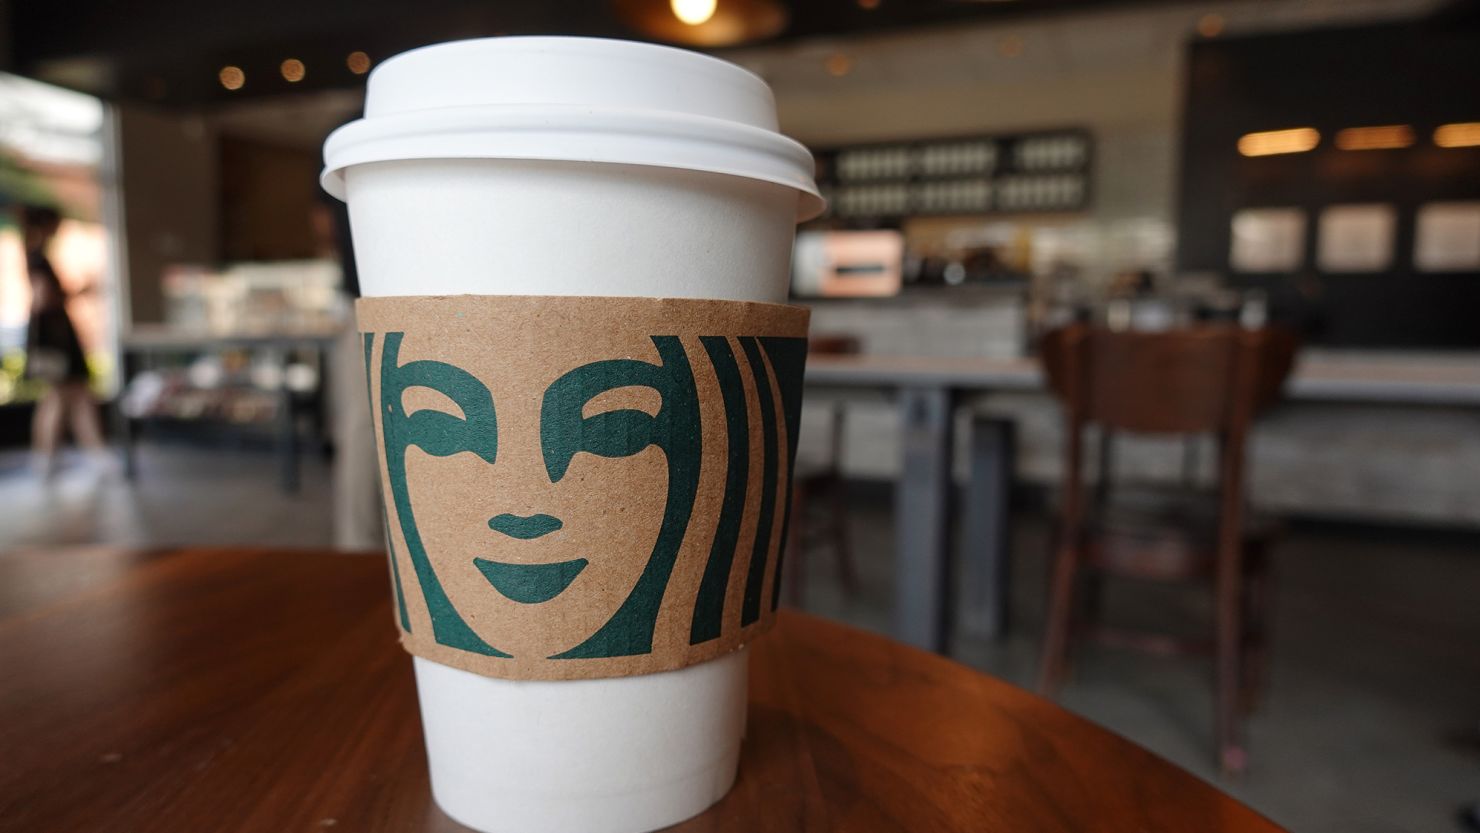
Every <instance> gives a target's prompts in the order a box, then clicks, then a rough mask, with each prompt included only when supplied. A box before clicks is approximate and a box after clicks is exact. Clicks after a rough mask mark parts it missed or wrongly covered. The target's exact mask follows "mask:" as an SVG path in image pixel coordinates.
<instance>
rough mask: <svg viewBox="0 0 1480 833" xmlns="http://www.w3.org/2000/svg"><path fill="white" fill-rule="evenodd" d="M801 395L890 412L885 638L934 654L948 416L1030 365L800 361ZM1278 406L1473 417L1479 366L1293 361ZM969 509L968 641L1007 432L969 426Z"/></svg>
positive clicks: (1013, 361)
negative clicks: (878, 402) (894, 474)
mask: <svg viewBox="0 0 1480 833" xmlns="http://www.w3.org/2000/svg"><path fill="white" fill-rule="evenodd" d="M806 384H807V389H808V392H809V393H810V392H814V391H827V392H833V393H837V392H841V393H845V394H847V393H859V392H863V393H865V394H867V395H870V396H874V395H878V394H884V395H887V396H890V397H892V398H893V399H894V401H895V403H896V407H897V408H898V411H899V415H900V417H899V424H900V431H901V432H902V437H901V442H900V446H901V449H902V453H903V460H902V462H901V466H900V474H899V481H898V488H897V489H895V492H894V517H895V531H894V537H895V551H896V552H897V553H900V554H901V556H900V557H898V558H897V559H896V562H895V568H894V594H895V604H894V635H895V637H897V638H898V639H900V640H903V641H904V642H906V643H909V644H911V645H915V646H918V647H921V648H928V649H930V650H932V651H940V652H945V651H946V650H947V649H948V647H949V644H950V636H951V630H952V626H953V624H954V620H955V616H954V612H953V611H952V610H951V599H952V596H953V591H954V584H955V580H954V575H955V573H954V567H955V565H954V563H953V558H952V552H951V540H952V535H951V532H952V529H953V527H954V525H955V519H954V517H953V516H952V512H951V506H952V500H951V463H952V460H953V456H954V449H955V443H956V439H955V425H956V420H955V414H956V409H957V407H958V406H959V405H960V404H961V402H962V401H963V400H964V399H965V398H966V397H967V396H969V395H980V394H988V393H996V392H1010V391H1042V390H1043V389H1044V386H1043V374H1042V372H1041V370H1040V369H1039V367H1038V362H1037V360H1035V359H1033V358H1027V357H1022V358H959V359H949V358H927V357H909V356H869V355H863V356H809V357H808V358H807V377H806ZM1285 396H1286V397H1287V398H1288V399H1290V400H1292V401H1296V402H1340V403H1347V404H1356V405H1367V404H1399V405H1415V406H1423V407H1428V406H1439V407H1463V408H1475V409H1480V362H1477V361H1476V360H1475V358H1474V355H1473V354H1443V355H1417V354H1415V355H1404V354H1377V355H1373V354H1365V353H1360V352H1346V353H1341V352H1317V351H1308V352H1306V353H1304V354H1302V356H1301V358H1300V360H1299V361H1298V363H1297V364H1296V367H1295V371H1294V373H1293V374H1292V376H1291V378H1290V381H1289V383H1288V384H1287V385H1286V386H1285ZM971 430H972V436H971V448H970V458H971V481H970V483H969V484H968V489H969V493H968V494H967V496H966V500H965V503H966V504H967V505H968V506H970V507H971V511H970V512H969V513H967V515H966V520H967V523H966V524H965V525H964V527H963V529H962V535H961V538H962V550H963V552H964V554H965V555H966V563H965V564H964V568H965V569H964V570H963V575H962V580H963V583H964V585H965V587H966V593H965V598H966V599H967V602H968V605H969V607H970V608H971V609H970V611H969V613H970V614H971V616H972V618H973V620H974V622H973V623H972V624H973V625H974V627H972V630H974V631H975V632H977V633H979V634H981V635H985V636H996V635H999V634H1001V633H1002V632H1003V631H1004V630H1005V625H1006V622H1007V601H1008V595H1009V592H1008V591H1009V588H1008V582H1007V576H1008V575H1009V570H1008V564H1007V560H1008V556H1009V552H1008V547H1007V540H1008V537H1007V524H1008V519H1009V512H1008V509H1007V495H1008V492H1009V491H1010V486H1011V479H1012V460H1013V442H1012V435H1011V430H1012V424H1011V423H1010V422H1008V421H1007V420H1002V419H978V420H976V421H975V422H974V423H973V425H972V429H971Z"/></svg>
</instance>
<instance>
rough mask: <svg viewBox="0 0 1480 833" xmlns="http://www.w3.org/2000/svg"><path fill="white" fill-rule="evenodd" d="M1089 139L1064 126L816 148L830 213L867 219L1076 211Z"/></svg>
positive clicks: (1089, 156) (1084, 192) (1086, 193)
mask: <svg viewBox="0 0 1480 833" xmlns="http://www.w3.org/2000/svg"><path fill="white" fill-rule="evenodd" d="M1093 150H1094V148H1093V140H1092V138H1091V136H1090V134H1089V132H1088V131H1085V130H1081V129H1066V130H1054V131H1040V132H1035V133H1022V134H1012V135H993V136H972V137H958V138H951V139H937V140H921V141H912V142H892V143H885V144H870V145H856V146H851V147H844V148H837V149H833V150H822V151H817V153H816V155H817V161H818V183H819V185H820V186H821V187H822V190H823V196H825V197H826V198H827V200H828V215H827V216H831V217H837V218H859V219H873V220H888V219H897V218H902V217H908V216H920V215H941V214H1007V213H1011V214H1020V213H1033V212H1060V211H1082V210H1084V209H1085V208H1086V207H1088V205H1089V198H1090V172H1091V163H1092V161H1093V156H1094V153H1093Z"/></svg>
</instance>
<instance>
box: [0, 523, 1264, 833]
mask: <svg viewBox="0 0 1480 833" xmlns="http://www.w3.org/2000/svg"><path fill="white" fill-rule="evenodd" d="M386 585H387V578H386V566H385V560H384V559H383V558H381V557H375V556H366V555H335V554H330V553H324V552H308V551H298V552H282V551H250V550H166V551H159V552H149V553H144V552H128V551H121V550H115V549H108V548H96V549H91V550H58V551H33V552H22V553H11V554H7V555H0V669H3V673H0V750H3V752H0V831H42V830H45V831H71V830H97V831H131V833H143V832H144V831H190V833H195V831H205V830H209V831H215V832H216V833H225V831H264V833H266V832H268V831H270V833H281V832H282V831H320V833H322V831H325V830H331V829H332V830H333V831H335V833H339V831H398V832H399V833H409V832H412V831H457V830H464V829H465V828H462V827H461V826H460V825H458V824H456V823H455V822H453V821H451V820H449V819H448V818H447V817H446V816H444V815H442V813H441V812H440V811H439V810H438V809H437V808H436V807H435V805H433V803H432V800H431V796H430V793H429V790H428V785H427V770H426V759H425V755H424V752H423V749H422V741H421V727H420V723H419V720H418V717H417V707H416V696H415V692H414V685H413V682H412V674H411V664H410V661H409V658H408V657H407V655H406V654H404V653H403V652H402V651H401V649H400V647H399V646H398V645H397V644H396V639H395V630H394V628H393V627H392V619H391V612H390V605H389V600H390V593H389V590H388V588H387V586H386ZM753 656H754V659H753V662H752V665H751V691H750V731H749V739H748V740H747V742H746V746H745V752H744V757H743V759H742V761H741V765H740V778H739V781H738V783H737V784H736V786H735V789H734V790H733V791H731V793H730V794H729V795H728V796H727V797H726V798H725V799H724V800H723V801H721V802H720V803H719V804H718V805H717V806H715V807H714V808H712V809H711V810H709V811H708V812H706V813H705V814H703V815H701V816H700V817H698V818H696V819H694V820H692V821H690V822H688V823H686V824H683V825H680V826H679V827H678V828H675V829H678V830H688V831H737V833H739V832H740V831H789V830H850V831H851V830H890V831H895V830H898V831H904V830H909V831H926V830H939V831H949V830H961V831H968V830H969V831H990V830H1002V831H1014V833H1032V832H1033V831H1066V833H1067V831H1086V830H1094V831H1097V833H1112V832H1113V831H1127V833H1132V832H1134V833H1143V831H1145V832H1153V831H1175V832H1176V833H1182V831H1188V830H1198V831H1276V830H1278V829H1279V828H1277V827H1276V826H1275V825H1273V824H1271V823H1270V822H1269V821H1267V820H1265V819H1263V818H1261V817H1260V816H1259V815H1257V814H1255V813H1254V812H1253V811H1251V810H1249V809H1248V808H1246V807H1244V806H1243V805H1241V804H1239V803H1237V802H1235V801H1234V800H1232V799H1230V798H1228V797H1227V796H1225V795H1223V794H1222V793H1220V792H1218V791H1217V790H1215V789H1213V788H1212V787H1210V786H1208V785H1207V784H1205V783H1203V782H1201V781H1199V780H1198V779H1196V778H1194V777H1193V776H1191V775H1189V774H1187V773H1185V772H1183V771H1182V770H1179V769H1177V768H1176V767H1173V766H1171V765H1170V764H1167V763H1166V762H1164V761H1162V760H1160V759H1159V758H1157V757H1155V756H1154V755H1152V754H1151V753H1149V752H1146V751H1145V750H1143V749H1141V748H1139V747H1137V746H1134V745H1132V744H1131V743H1129V742H1127V741H1125V740H1122V739H1120V738H1118V737H1116V736H1114V735H1112V734H1110V733H1109V732H1106V731H1103V730H1101V729H1098V728H1096V727H1094V726H1092V725H1091V724H1089V723H1088V722H1086V721H1084V720H1081V719H1079V718H1077V717H1074V716H1073V715H1071V714H1069V713H1068V712H1066V711H1064V710H1063V709H1060V708H1059V707H1057V706H1055V705H1053V704H1051V703H1049V702H1047V701H1045V700H1041V699H1039V698H1038V697H1035V696H1033V695H1031V694H1028V693H1026V692H1024V691H1021V690H1019V689H1017V688H1013V687H1012V686H1009V685H1006V684H1004V683H1001V682H998V681H997V680H994V679H992V678H991V677H988V676H985V675H982V674H978V673H976V672H973V671H971V670H969V669H967V668H965V667H964V666H961V665H957V664H955V663H953V662H951V661H949V660H946V659H943V658H941V657H937V656H934V655H931V654H927V653H924V652H922V651H918V650H915V649H912V648H908V647H905V646H903V645H899V644H897V643H894V642H890V641H888V640H885V639H882V638H879V637H876V636H871V635H868V634H865V633H863V632H860V631H857V630H853V629H851V628H847V627H844V626H841V625H837V624H833V623H830V622H827V621H824V620H821V619H816V618H813V617H810V616H806V615H803V614H799V613H783V615H782V616H781V620H780V622H779V624H778V625H777V628H776V630H775V632H773V633H772V634H770V635H769V636H767V637H766V638H765V639H763V640H761V641H760V642H758V643H757V644H756V647H755V652H754V655H753Z"/></svg>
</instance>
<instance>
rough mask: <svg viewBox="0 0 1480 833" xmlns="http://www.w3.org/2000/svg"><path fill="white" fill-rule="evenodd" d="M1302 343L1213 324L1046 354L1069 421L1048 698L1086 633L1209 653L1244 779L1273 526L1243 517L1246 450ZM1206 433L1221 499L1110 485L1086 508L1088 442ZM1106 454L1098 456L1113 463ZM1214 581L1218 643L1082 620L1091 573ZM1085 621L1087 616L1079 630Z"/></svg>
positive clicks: (1231, 757)
mask: <svg viewBox="0 0 1480 833" xmlns="http://www.w3.org/2000/svg"><path fill="white" fill-rule="evenodd" d="M1294 353H1295V339H1294V337H1293V336H1292V335H1290V334H1289V333H1287V332H1284V331H1281V330H1261V331H1248V330H1242V329H1239V328H1237V327H1233V326H1226V325H1214V326H1200V327H1194V328H1190V329H1184V330H1177V331H1171V332H1163V333H1135V332H1111V331H1109V330H1104V329H1095V328H1090V327H1087V326H1085V325H1072V326H1069V327H1066V328H1064V329H1061V330H1058V331H1055V332H1052V333H1049V334H1048V335H1047V336H1046V337H1045V338H1044V341H1043V344H1042V359H1043V364H1044V368H1045V370H1046V374H1047V377H1048V382H1049V387H1050V388H1051V390H1052V391H1053V392H1054V394H1055V395H1056V396H1057V397H1058V398H1059V399H1060V400H1061V401H1062V404H1063V405H1064V411H1065V417H1066V432H1067V437H1066V443H1065V465H1064V481H1063V497H1062V505H1061V508H1060V514H1061V524H1060V530H1059V534H1058V539H1057V545H1056V546H1057V555H1056V557H1055V564H1054V569H1053V577H1052V579H1051V585H1050V598H1049V611H1048V625H1047V629H1046V633H1045V638H1044V644H1043V657H1042V665H1041V667H1040V677H1039V689H1040V691H1041V692H1043V693H1045V694H1052V693H1054V692H1055V691H1056V690H1057V688H1058V686H1059V683H1060V682H1061V680H1062V678H1063V675H1064V671H1065V666H1066V664H1067V659H1068V652H1069V647H1070V643H1071V641H1072V640H1073V638H1074V637H1076V636H1086V637H1090V638H1095V639H1098V640H1099V641H1102V642H1107V643H1110V644H1114V645H1118V646H1122V647H1130V648H1137V649H1142V650H1149V651H1152V652H1154V653H1160V654H1181V653H1189V652H1200V653H1208V652H1209V651H1210V650H1211V653H1213V655H1214V656H1215V662H1216V692H1215V693H1216V698H1217V704H1216V727H1215V728H1216V738H1217V744H1218V760H1219V764H1220V766H1221V767H1222V768H1223V770H1224V771H1225V772H1227V773H1235V772H1238V771H1241V770H1242V769H1243V768H1244V766H1245V763H1246V760H1247V754H1246V752H1245V748H1244V745H1243V741H1242V735H1241V733H1240V729H1241V717H1242V715H1243V714H1244V713H1246V712H1247V711H1248V710H1249V709H1250V708H1252V705H1253V702H1254V699H1255V694H1256V692H1257V690H1258V686H1259V685H1260V683H1261V678H1262V676H1263V664H1264V659H1263V658H1264V649H1263V644H1264V612H1265V610H1264V609H1265V606H1266V605H1265V602H1266V599H1267V596H1268V589H1267V578H1266V570H1265V564H1264V562H1265V557H1264V555H1265V550H1266V547H1267V544H1268V539H1269V537H1270V532H1271V530H1270V528H1269V527H1268V526H1265V525H1262V524H1257V523H1254V522H1252V521H1251V519H1249V518H1248V517H1247V516H1246V513H1245V507H1244V452H1245V443H1246V440H1247V438H1248V433H1249V427H1250V423H1251V422H1252V420H1253V417H1254V415H1255V414H1256V413H1257V412H1258V411H1259V410H1261V409H1262V408H1264V407H1265V406H1267V405H1269V404H1270V403H1272V402H1274V401H1275V400H1276V399H1277V398H1278V396H1279V391H1280V388H1281V387H1282V385H1283V383H1284V380H1285V378H1286V377H1287V376H1288V375H1289V371H1290V366H1291V364H1292V362H1293V358H1294ZM1090 426H1094V427H1096V428H1098V429H1099V431H1100V436H1101V438H1102V441H1105V439H1106V438H1107V437H1108V436H1109V435H1110V434H1111V433H1122V432H1129V433H1141V434H1175V435H1183V436H1187V435H1200V434H1210V435H1212V436H1213V437H1214V438H1216V440H1217V443H1218V447H1219V451H1220V453H1219V458H1220V459H1219V466H1218V468H1219V477H1218V484H1217V487H1216V489H1215V490H1213V491H1212V492H1210V493H1202V494H1200V493H1198V492H1197V491H1195V490H1192V489H1188V488H1185V486H1184V487H1183V488H1179V489H1178V490H1177V492H1176V494H1175V495H1173V496H1170V497H1169V496H1167V495H1165V494H1162V495H1158V494H1156V493H1154V492H1151V493H1147V492H1142V493H1139V494H1135V495H1131V496H1130V498H1131V499H1122V498H1121V495H1120V494H1119V493H1120V491H1121V490H1120V489H1119V488H1118V487H1116V486H1115V485H1114V484H1112V483H1111V482H1110V480H1111V477H1110V476H1109V472H1102V473H1101V474H1102V477H1101V480H1100V482H1099V484H1097V487H1096V489H1095V491H1094V493H1093V495H1092V496H1090V499H1089V500H1086V495H1085V491H1086V490H1085V488H1084V483H1083V477H1084V453H1083V446H1084V434H1085V431H1086V429H1087V428H1089V427H1090ZM1108 459H1109V455H1108V454H1102V456H1101V460H1102V461H1104V462H1108ZM1082 574H1083V575H1085V576H1089V577H1092V578H1093V579H1094V580H1096V581H1097V580H1098V579H1099V577H1102V576H1112V577H1129V578H1137V579H1148V580H1162V581H1172V580H1189V579H1196V580H1203V581H1207V580H1209V579H1210V580H1211V581H1212V585H1213V590H1214V596H1215V603H1216V617H1215V618H1216V625H1215V628H1214V631H1215V638H1214V639H1213V640H1212V641H1208V640H1201V641H1189V640H1182V639H1177V638H1174V637H1171V636H1167V635H1161V634H1146V633H1139V632H1133V631H1126V630H1120V629H1115V628H1110V627H1106V626H1104V625H1102V624H1100V623H1099V622H1098V619H1099V618H1100V617H1099V616H1098V610H1097V609H1095V608H1096V607H1097V606H1092V607H1091V611H1090V613H1089V614H1088V615H1083V616H1081V615H1079V612H1078V611H1076V598H1075V597H1076V588H1077V585H1078V583H1079V579H1080V578H1081V576H1082ZM1080 619H1084V620H1088V621H1079V620H1080Z"/></svg>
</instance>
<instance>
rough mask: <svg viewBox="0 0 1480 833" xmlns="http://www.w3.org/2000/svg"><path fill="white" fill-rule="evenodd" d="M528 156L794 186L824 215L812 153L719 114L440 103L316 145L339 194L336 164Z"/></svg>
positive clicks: (805, 205)
mask: <svg viewBox="0 0 1480 833" xmlns="http://www.w3.org/2000/svg"><path fill="white" fill-rule="evenodd" d="M478 158H483V159H529V160H545V161H567V162H600V163H612V164H630V165H648V166H653V167H664V168H684V169H690V170H696V171H703V172H707V173H717V174H725V175H730V176H740V177H746V178H749V179H756V180H760V181H763V182H772V183H775V184H778V185H783V186H786V187H789V188H794V189H796V190H797V191H798V192H799V194H800V200H799V205H798V211H797V219H798V221H804V220H809V219H812V218H813V217H816V216H817V215H819V214H821V213H822V210H823V208H824V203H823V201H822V198H821V196H820V195H819V194H818V191H817V186H816V184H815V183H814V182H813V180H812V173H813V160H812V154H811V152H809V151H808V150H807V148H806V147H804V146H803V145H802V144H801V143H799V142H797V141H795V140H793V139H790V138H788V137H786V136H783V135H781V134H780V133H775V132H773V131H770V130H766V129H763V128H759V127H755V126H752V125H748V124H743V123H739V122H733V121H728V120H724V119H717V118H711V117H708V116H698V115H692V114H687V113H673V112H665V111H634V110H620V109H602V108H599V107H578V106H550V105H533V106H532V105H489V106H482V107H447V108H441V109H436V110H420V111H412V112H406V113H401V114H394V115H386V116H377V117H375V118H370V119H359V120H357V121H354V122H351V123H349V124H346V125H344V126H343V127H340V128H339V129H338V130H335V131H334V132H333V133H332V134H330V136H329V138H328V140H327V141H326V142H325V143H324V163H325V167H324V171H323V173H322V175H321V177H320V182H321V184H322V185H323V187H324V190H325V191H327V192H329V193H330V194H331V195H333V196H335V197H337V198H339V199H343V198H344V181H343V177H344V173H343V171H344V168H346V167H348V166H350V165H359V164H365V163H369V162H391V161H397V160H406V159H423V160H425V159H478Z"/></svg>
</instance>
